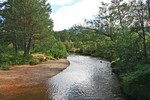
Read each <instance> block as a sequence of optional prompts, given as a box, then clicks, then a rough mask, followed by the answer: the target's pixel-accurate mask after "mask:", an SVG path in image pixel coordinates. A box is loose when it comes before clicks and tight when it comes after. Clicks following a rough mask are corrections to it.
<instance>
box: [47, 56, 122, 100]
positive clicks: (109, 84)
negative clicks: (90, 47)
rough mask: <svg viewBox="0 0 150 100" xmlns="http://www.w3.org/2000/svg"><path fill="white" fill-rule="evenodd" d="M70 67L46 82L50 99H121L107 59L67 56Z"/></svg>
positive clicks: (117, 84)
mask: <svg viewBox="0 0 150 100" xmlns="http://www.w3.org/2000/svg"><path fill="white" fill-rule="evenodd" d="M68 60H69V61H70V66H69V67H68V68H67V69H65V70H64V71H62V72H61V73H59V74H58V75H56V76H54V77H52V78H50V79H49V80H48V82H47V86H48V94H49V98H50V99H51V100H124V99H123V97H122V95H121V92H120V88H119V83H118V80H117V78H116V76H115V75H114V74H113V73H112V69H111V64H110V62H107V61H104V60H98V59H96V58H93V57H90V56H80V55H70V56H68Z"/></svg>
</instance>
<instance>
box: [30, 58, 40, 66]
mask: <svg viewBox="0 0 150 100" xmlns="http://www.w3.org/2000/svg"><path fill="white" fill-rule="evenodd" d="M40 63H41V61H40V60H39V59H34V58H33V59H31V60H30V62H29V64H30V65H37V64H40Z"/></svg>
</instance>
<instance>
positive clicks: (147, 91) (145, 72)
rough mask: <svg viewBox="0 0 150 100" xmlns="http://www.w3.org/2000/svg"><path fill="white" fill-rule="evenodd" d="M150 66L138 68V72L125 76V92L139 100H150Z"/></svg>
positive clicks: (123, 82)
mask: <svg viewBox="0 0 150 100" xmlns="http://www.w3.org/2000/svg"><path fill="white" fill-rule="evenodd" d="M149 66H150V65H140V66H137V68H138V69H137V71H134V72H132V73H130V74H127V75H125V76H123V78H122V87H123V91H124V92H125V93H126V94H127V95H128V96H129V97H131V98H133V99H137V100H150V86H149V85H150V67H149Z"/></svg>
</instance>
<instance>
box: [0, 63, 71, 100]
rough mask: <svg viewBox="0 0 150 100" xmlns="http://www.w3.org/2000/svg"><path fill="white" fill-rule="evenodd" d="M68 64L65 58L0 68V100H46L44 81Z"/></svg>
mask: <svg viewBox="0 0 150 100" xmlns="http://www.w3.org/2000/svg"><path fill="white" fill-rule="evenodd" d="M68 65H69V62H68V61H67V60H58V61H46V62H44V63H42V64H38V65H34V66H31V65H20V66H13V67H11V68H10V70H8V71H1V70H0V100H48V96H47V93H46V92H47V88H46V84H45V83H46V81H47V80H48V78H50V77H52V76H54V75H56V74H58V73H59V72H61V71H62V70H64V69H65V68H66V67H67V66H68Z"/></svg>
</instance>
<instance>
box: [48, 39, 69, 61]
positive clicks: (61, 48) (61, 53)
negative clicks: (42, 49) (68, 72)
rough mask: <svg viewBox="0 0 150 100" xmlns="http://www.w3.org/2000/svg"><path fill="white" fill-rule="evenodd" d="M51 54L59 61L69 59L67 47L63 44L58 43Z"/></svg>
mask: <svg viewBox="0 0 150 100" xmlns="http://www.w3.org/2000/svg"><path fill="white" fill-rule="evenodd" d="M49 53H50V55H52V56H53V57H54V58H57V59H60V58H66V57H67V51H66V47H65V45H64V44H63V43H62V42H56V43H55V44H54V45H53V46H52V48H51V49H50V52H49Z"/></svg>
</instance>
